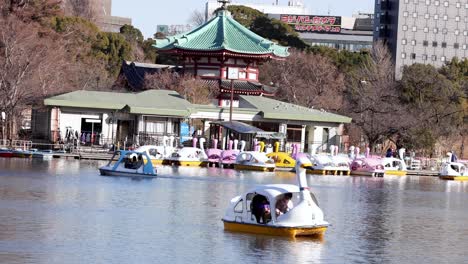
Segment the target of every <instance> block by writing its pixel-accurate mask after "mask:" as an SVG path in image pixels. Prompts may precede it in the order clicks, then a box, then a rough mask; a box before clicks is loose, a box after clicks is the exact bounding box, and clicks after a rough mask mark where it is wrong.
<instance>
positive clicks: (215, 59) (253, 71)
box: [155, 0, 289, 107]
mask: <svg viewBox="0 0 468 264" xmlns="http://www.w3.org/2000/svg"><path fill="white" fill-rule="evenodd" d="M218 2H220V3H222V4H223V5H222V7H221V8H220V9H219V10H218V11H217V14H216V16H215V17H214V18H213V19H211V20H210V21H208V22H206V23H205V24H203V25H201V26H200V27H198V28H195V29H193V30H191V31H189V32H187V33H183V34H179V35H176V36H170V37H167V38H165V39H158V40H157V41H156V44H155V47H156V48H157V49H158V51H159V52H161V53H166V54H171V55H173V56H177V57H178V58H179V61H180V62H181V64H182V65H180V66H182V68H183V73H185V74H191V75H193V76H196V77H198V78H200V79H202V80H206V81H207V82H208V83H210V84H213V85H216V86H218V87H219V95H218V97H217V99H218V105H219V106H221V107H223V106H228V105H229V104H230V100H229V98H230V94H231V89H232V90H233V93H234V95H235V101H233V106H238V96H239V95H257V96H261V95H266V96H273V95H274V94H275V92H276V88H274V87H271V86H267V85H263V84H261V83H260V82H259V65H260V64H261V63H263V62H265V61H267V60H271V59H277V60H282V59H285V58H286V57H287V56H289V53H288V47H283V46H280V45H278V44H276V43H274V42H272V41H270V40H267V39H265V38H263V37H261V36H259V35H257V34H255V33H253V32H252V31H250V30H249V29H247V28H245V27H244V26H243V25H241V24H240V23H238V22H237V21H236V20H234V18H233V17H232V16H231V13H230V12H229V11H228V10H227V9H226V3H228V2H229V1H228V0H219V1H218ZM232 68H237V71H238V79H237V80H236V81H234V82H233V83H231V81H230V80H228V73H227V72H228V69H229V70H231V69H232Z"/></svg>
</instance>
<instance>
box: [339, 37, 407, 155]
mask: <svg viewBox="0 0 468 264" xmlns="http://www.w3.org/2000/svg"><path fill="white" fill-rule="evenodd" d="M394 76H395V75H394V66H393V62H392V59H391V55H390V52H389V51H388V48H387V47H386V46H385V45H384V44H383V43H381V42H378V43H376V44H375V45H374V47H373V48H372V50H371V53H370V59H369V60H368V61H366V62H365V63H363V64H362V65H361V66H360V67H359V69H358V70H357V71H356V72H354V73H353V74H352V75H351V76H350V78H349V83H348V91H347V95H348V96H347V100H346V105H347V111H346V112H348V113H349V114H350V115H351V117H352V118H353V124H355V125H357V126H358V127H359V128H360V129H361V131H362V133H363V135H364V136H365V138H366V139H367V141H368V144H369V147H370V148H371V149H372V148H373V147H375V145H376V144H377V143H382V142H383V141H384V140H385V139H388V138H390V137H391V136H393V135H395V134H396V133H397V132H398V131H399V129H400V128H401V127H402V126H404V124H403V123H404V122H405V118H403V116H404V111H405V109H403V108H402V107H401V105H400V104H399V93H398V88H397V82H396V81H395V78H394Z"/></svg>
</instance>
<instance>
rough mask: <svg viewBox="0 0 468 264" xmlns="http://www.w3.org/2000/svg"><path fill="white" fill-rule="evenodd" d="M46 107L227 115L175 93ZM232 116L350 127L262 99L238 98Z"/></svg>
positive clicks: (101, 95)
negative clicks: (336, 124)
mask: <svg viewBox="0 0 468 264" xmlns="http://www.w3.org/2000/svg"><path fill="white" fill-rule="evenodd" d="M44 104H45V105H46V106H61V107H70V108H91V109H106V110H116V111H128V112H129V113H130V114H141V115H155V116H169V117H191V116H193V117H195V118H196V116H197V115H199V114H202V113H216V116H219V115H221V114H222V113H229V107H218V106H215V105H199V104H191V103H190V102H189V101H187V100H185V99H184V98H183V97H182V96H181V95H180V94H178V93H177V92H176V91H171V90H148V91H144V92H140V93H116V92H99V91H84V90H81V91H75V92H71V93H66V94H62V95H58V96H54V97H51V98H48V99H46V100H44ZM233 112H234V113H236V114H244V115H251V116H259V117H260V118H262V119H266V120H271V121H274V120H278V121H279V120H288V121H300V122H327V123H350V122H351V118H349V117H346V116H342V115H337V114H333V113H330V112H327V111H324V110H315V109H311V108H306V107H302V106H298V105H294V104H290V103H285V102H281V101H278V100H274V99H271V98H267V97H263V96H247V95H241V96H239V107H238V108H237V107H236V108H234V109H233Z"/></svg>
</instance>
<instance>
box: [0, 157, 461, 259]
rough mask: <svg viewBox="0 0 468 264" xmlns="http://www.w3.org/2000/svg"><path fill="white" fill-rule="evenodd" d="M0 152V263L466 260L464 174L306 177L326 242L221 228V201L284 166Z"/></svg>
mask: <svg viewBox="0 0 468 264" xmlns="http://www.w3.org/2000/svg"><path fill="white" fill-rule="evenodd" d="M103 164H104V162H83V161H82V162H80V161H75V160H64V159H61V160H53V161H38V160H26V159H0V211H1V214H0V262H2V263H187V262H193V263H202V262H203V263H420V262H423V261H424V262H427V263H441V262H442V263H462V262H466V256H465V254H464V253H463V252H464V251H465V247H466V245H467V242H468V227H467V225H466V223H465V222H466V219H468V210H467V209H468V204H467V203H466V201H467V200H468V184H467V183H463V182H450V181H440V180H439V179H438V178H433V177H396V176H395V177H385V178H365V177H346V176H308V180H309V184H310V186H311V189H312V190H313V191H314V193H315V194H316V196H317V198H318V199H319V202H320V206H321V207H322V209H323V211H324V213H325V218H326V220H328V221H329V222H330V223H331V224H332V226H331V227H330V228H329V229H328V231H327V232H326V233H325V236H324V238H323V239H322V240H316V239H315V240H313V239H307V238H296V239H290V238H283V237H271V236H260V235H252V234H243V233H232V232H225V231H224V230H223V224H222V222H221V221H220V220H221V217H222V216H223V214H224V210H225V208H226V206H227V205H228V203H229V200H230V199H231V198H232V197H234V196H236V195H238V194H240V193H243V192H245V191H247V190H248V189H250V188H251V187H253V186H254V185H256V184H267V183H293V182H294V181H295V178H294V174H292V173H288V172H276V173H264V172H238V171H234V170H223V169H219V168H208V169H201V168H188V167H180V168H175V167H174V168H173V167H160V168H158V174H159V175H160V177H159V178H155V179H139V180H132V179H129V178H113V177H101V176H98V171H97V167H99V166H101V165H103Z"/></svg>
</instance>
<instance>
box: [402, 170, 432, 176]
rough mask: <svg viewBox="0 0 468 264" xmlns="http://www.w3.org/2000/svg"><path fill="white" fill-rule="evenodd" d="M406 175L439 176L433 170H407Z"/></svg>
mask: <svg viewBox="0 0 468 264" xmlns="http://www.w3.org/2000/svg"><path fill="white" fill-rule="evenodd" d="M407 175H408V176H439V172H438V171H435V170H408V173H407Z"/></svg>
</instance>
